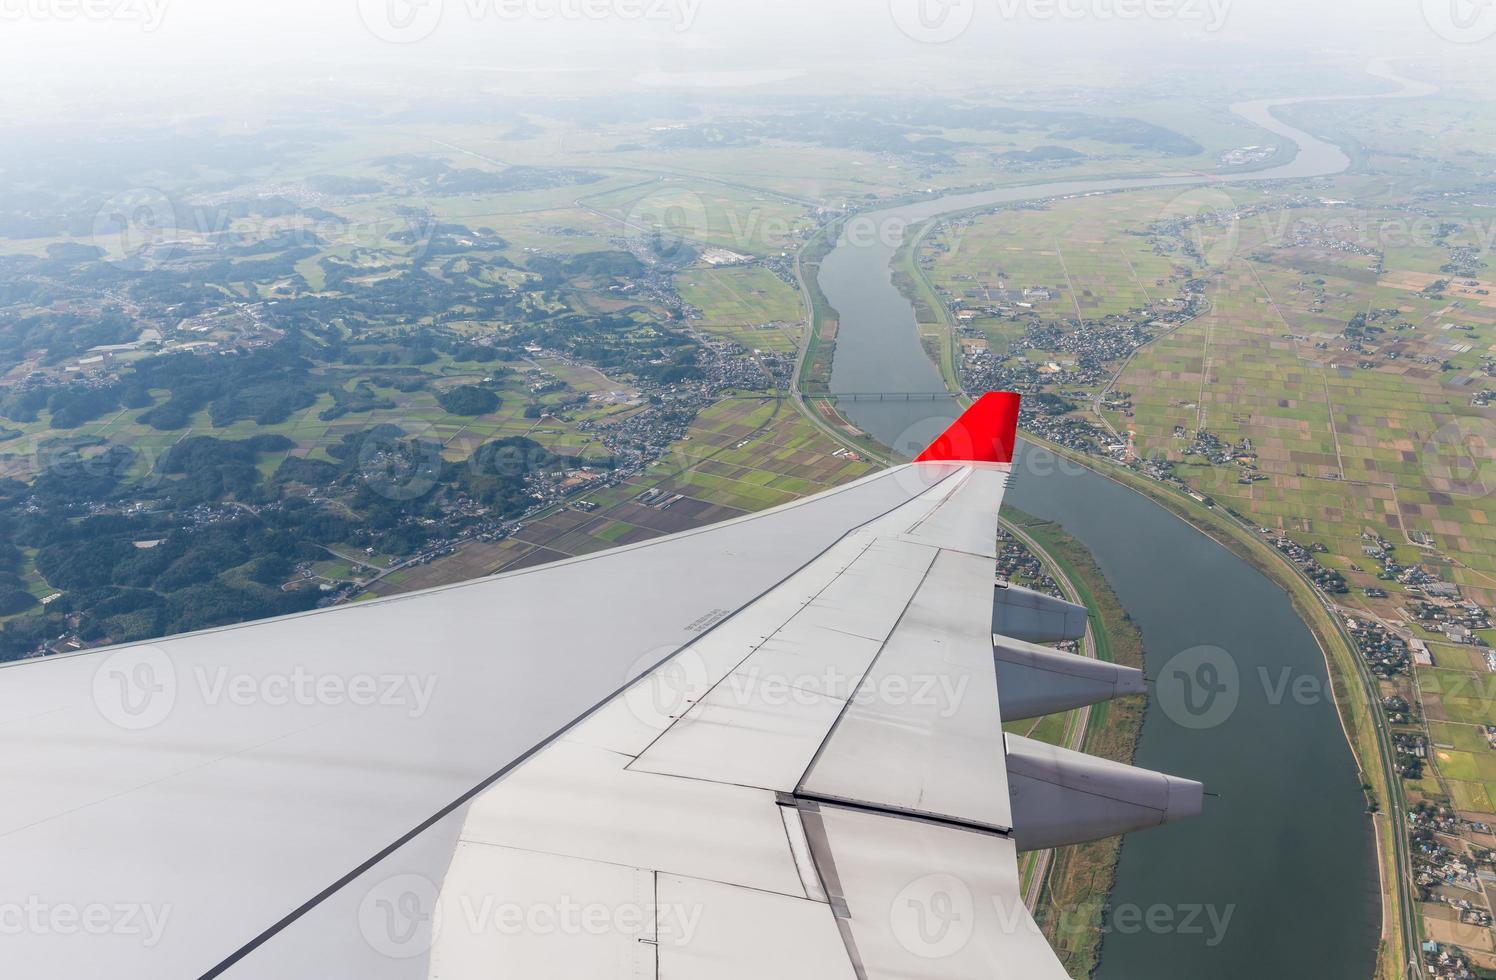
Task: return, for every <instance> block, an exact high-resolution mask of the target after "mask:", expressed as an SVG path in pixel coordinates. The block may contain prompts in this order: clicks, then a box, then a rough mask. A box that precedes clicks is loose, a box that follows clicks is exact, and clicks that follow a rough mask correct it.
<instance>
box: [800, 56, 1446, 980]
mask: <svg viewBox="0 0 1496 980" xmlns="http://www.w3.org/2000/svg"><path fill="white" fill-rule="evenodd" d="M1373 74H1377V75H1379V77H1383V78H1387V79H1390V80H1394V81H1401V80H1400V79H1396V78H1395V77H1394V76H1392V75H1391V74H1390V73H1388V72H1386V71H1385V70H1377V69H1373ZM1431 91H1432V89H1430V88H1429V87H1427V86H1421V85H1419V84H1417V83H1409V82H1403V87H1402V89H1401V90H1400V91H1397V92H1393V93H1391V95H1390V96H1384V97H1411V96H1420V95H1426V94H1429V93H1430V92H1431ZM1363 97H1364V96H1363ZM1304 101H1314V100H1309V99H1280V100H1264V101H1257V102H1247V103H1241V104H1238V105H1236V106H1233V107H1232V108H1233V110H1234V111H1235V112H1237V113H1238V114H1239V115H1241V116H1242V117H1243V118H1245V119H1248V120H1250V121H1252V122H1254V123H1256V124H1258V125H1260V126H1262V127H1263V128H1266V129H1268V130H1270V131H1272V132H1273V133H1274V134H1276V135H1277V136H1279V137H1280V138H1281V139H1283V140H1285V141H1286V142H1290V143H1293V144H1296V145H1297V146H1298V153H1297V155H1296V156H1295V157H1294V158H1293V160H1292V161H1291V162H1289V163H1287V164H1284V165H1282V166H1277V167H1274V168H1272V169H1270V170H1265V171H1259V172H1256V173H1234V174H1229V175H1222V176H1218V177H1201V176H1193V175H1190V176H1166V177H1134V178H1120V179H1111V180H1078V181H1058V182H1052V183H1047V184H1036V185H1030V186H1026V187H1008V188H1002V189H998V190H991V191H984V192H980V193H974V194H961V195H951V196H947V197H943V198H939V199H930V200H922V201H919V202H916V203H913V204H908V205H903V206H900V207H895V208H890V209H888V210H885V211H881V212H877V213H873V214H867V215H862V216H859V217H858V218H854V219H853V220H852V221H851V222H849V224H848V230H847V231H846V232H845V233H844V234H843V236H842V238H841V240H840V241H839V242H838V244H837V246H836V248H835V249H834V250H833V251H832V252H831V253H830V254H829V255H827V256H826V258H825V259H824V261H823V262H822V263H821V266H820V273H819V278H818V281H819V284H820V287H821V289H822V291H823V292H824V293H825V295H826V297H827V299H828V300H829V301H830V304H831V306H832V307H833V308H834V309H835V310H836V311H837V314H838V316H839V319H840V328H839V331H838V334H837V340H836V349H835V360H834V363H833V369H832V379H831V389H832V391H833V393H838V394H848V393H867V392H873V393H894V394H898V393H928V392H938V391H942V390H944V388H945V385H944V382H943V381H942V379H941V375H940V372H939V371H938V370H937V369H936V367H935V365H934V364H932V363H931V361H930V359H929V357H928V356H927V355H926V354H925V352H924V350H923V349H922V347H921V346H920V342H919V337H918V334H917V330H916V327H915V317H914V310H913V308H912V306H911V305H910V303H909V301H908V300H907V299H905V298H904V297H903V296H902V295H901V294H900V293H899V291H898V290H897V289H896V288H895V287H894V285H893V281H892V272H891V269H890V264H891V262H892V260H893V257H894V253H895V251H896V249H897V242H896V241H893V240H883V239H884V238H886V237H888V236H884V235H879V234H876V233H870V232H871V231H872V230H875V229H887V228H889V227H894V228H899V227H904V226H908V227H913V226H916V225H918V224H920V223H922V222H925V221H928V220H929V219H931V218H934V217H937V216H940V215H946V214H954V213H958V212H962V211H969V210H973V209H980V208H986V207H992V206H996V205H1002V204H1011V203H1018V202H1024V201H1039V200H1047V199H1054V198H1060V197H1072V196H1076V195H1082V194H1092V193H1102V192H1117V191H1128V190H1143V189H1149V188H1159V187H1176V186H1177V187H1185V186H1190V185H1200V184H1202V183H1208V184H1213V185H1218V184H1222V183H1229V182H1240V181H1247V180H1254V181H1255V180H1265V179H1267V180H1291V179H1306V178H1311V177H1320V176H1328V175H1333V174H1337V173H1340V172H1342V171H1343V170H1345V169H1346V168H1347V167H1348V166H1349V162H1350V161H1349V159H1348V158H1347V157H1346V155H1345V153H1344V152H1342V151H1341V150H1340V148H1339V147H1336V146H1334V145H1333V144H1330V143H1327V142H1324V141H1323V140H1320V139H1318V138H1316V137H1314V136H1312V135H1310V134H1308V133H1305V132H1303V131H1302V130H1299V129H1296V128H1295V127H1292V126H1289V125H1288V124H1286V123H1284V122H1282V121H1281V120H1279V119H1277V118H1276V117H1274V116H1273V115H1272V110H1273V109H1274V108H1275V107H1278V106H1282V105H1288V104H1292V103H1296V102H1304ZM839 408H840V410H841V412H842V414H843V415H845V416H846V417H847V418H849V419H850V420H851V421H853V422H854V423H855V424H857V425H858V426H860V427H861V428H863V429H864V430H865V431H867V432H869V433H870V434H872V435H873V436H875V437H876V438H877V439H878V440H879V441H880V442H882V443H883V444H885V445H887V446H890V447H892V448H893V449H895V450H897V451H898V452H899V453H902V454H906V455H907V454H909V453H911V452H912V451H916V450H918V449H919V448H920V447H922V446H924V445H925V444H926V443H928V442H929V441H930V440H931V439H932V438H933V437H934V436H935V435H936V434H938V433H939V432H940V431H941V430H942V429H943V428H944V427H945V426H946V425H947V424H949V422H950V420H951V419H953V418H954V417H955V415H956V414H957V408H956V403H955V402H954V400H951V399H941V400H937V401H933V402H932V401H929V400H924V401H910V402H900V401H867V400H843V401H841V402H840V403H839ZM1016 470H1017V472H1018V476H1017V479H1016V484H1015V486H1014V488H1013V490H1012V491H1011V492H1010V495H1009V498H1008V499H1009V501H1010V502H1011V503H1012V504H1013V505H1014V506H1016V507H1018V508H1021V509H1022V510H1025V511H1027V512H1029V513H1031V514H1034V515H1036V516H1039V517H1043V518H1047V519H1049V520H1053V521H1056V522H1058V523H1060V524H1062V525H1064V527H1065V528H1066V530H1068V531H1069V532H1070V533H1071V534H1072V535H1073V536H1074V537H1076V538H1077V539H1078V540H1080V541H1081V542H1082V543H1083V544H1084V545H1085V546H1086V547H1088V548H1089V549H1090V550H1091V552H1092V554H1093V555H1094V556H1095V558H1096V560H1097V562H1098V564H1099V565H1100V566H1101V568H1102V570H1103V571H1104V572H1105V573H1106V576H1107V578H1108V580H1109V581H1110V582H1111V583H1112V585H1113V587H1114V588H1115V589H1116V592H1117V594H1118V596H1119V597H1120V598H1121V600H1122V602H1123V604H1124V605H1125V606H1126V608H1127V610H1128V612H1129V613H1130V614H1131V615H1132V617H1133V618H1134V619H1135V620H1136V621H1137V622H1138V625H1139V626H1140V628H1141V629H1142V632H1143V638H1144V641H1145V644H1146V647H1147V670H1148V673H1149V676H1150V678H1152V679H1154V680H1155V681H1156V680H1158V679H1159V678H1165V677H1167V678H1171V679H1173V681H1174V682H1173V683H1172V684H1165V685H1162V686H1160V687H1158V688H1157V689H1156V690H1155V692H1154V696H1153V697H1152V698H1151V700H1150V704H1149V708H1148V712H1147V715H1146V718H1145V720H1144V727H1143V735H1142V740H1141V743H1140V745H1139V751H1138V758H1137V762H1138V764H1139V765H1142V766H1146V767H1148V768H1154V769H1160V770H1163V771H1167V772H1171V773H1175V774H1177V775H1181V776H1188V777H1192V778H1196V779H1200V780H1202V781H1204V782H1205V783H1206V784H1207V788H1208V789H1209V790H1210V791H1212V792H1214V793H1217V794H1219V795H1220V797H1221V798H1220V799H1219V800H1212V801H1209V805H1208V806H1207V810H1206V814H1205V816H1204V817H1203V818H1201V819H1199V820H1196V821H1193V822H1190V823H1186V824H1182V825H1179V826H1176V827H1167V828H1163V829H1160V830H1154V831H1149V832H1147V833H1143V834H1137V835H1133V836H1132V837H1130V838H1129V839H1128V840H1127V842H1126V843H1125V845H1124V847H1123V850H1122V858H1121V863H1120V867H1119V873H1118V879H1117V885H1116V888H1115V890H1114V892H1113V895H1112V909H1111V911H1110V913H1109V915H1108V916H1107V920H1106V921H1107V923H1108V926H1107V933H1106V937H1105V940H1104V943H1103V947H1102V966H1101V970H1100V976H1101V977H1102V978H1104V980H1136V978H1139V977H1144V976H1146V977H1150V978H1153V980H1174V978H1179V980H1185V978H1189V980H1196V978H1199V977H1202V976H1209V977H1212V978H1214V980H1237V978H1240V980H1260V978H1263V977H1304V976H1315V977H1326V978H1347V980H1351V978H1355V980H1364V978H1366V977H1369V976H1370V975H1371V973H1372V971H1373V963H1374V961H1375V954H1376V946H1377V935H1378V931H1379V929H1380V922H1381V919H1380V916H1381V910H1380V901H1379V893H1378V874H1377V866H1376V857H1375V843H1374V839H1373V834H1372V828H1371V826H1370V822H1369V821H1368V819H1367V817H1366V815H1365V813H1364V799H1363V796H1362V793H1361V790H1360V785H1359V781H1358V778H1357V770H1356V764H1355V759H1354V757H1353V756H1352V753H1351V751H1350V748H1349V746H1348V745H1347V743H1346V740H1345V737H1344V735H1343V733H1342V731H1341V729H1340V726H1339V721H1338V718H1337V716H1336V712H1335V706H1334V704H1333V702H1332V700H1331V699H1330V697H1329V694H1328V691H1329V686H1328V679H1327V677H1326V671H1325V663H1324V658H1323V655H1322V654H1321V652H1320V649H1319V647H1318V645H1317V643H1316V642H1315V640H1314V637H1313V635H1312V634H1311V633H1310V631H1309V629H1308V628H1307V627H1306V626H1305V625H1304V623H1303V622H1302V620H1300V619H1299V617H1298V616H1297V615H1296V614H1295V612H1294V610H1293V608H1292V606H1291V605H1290V603H1289V601H1288V598H1287V596H1286V595H1285V594H1284V593H1283V591H1282V590H1281V589H1279V588H1278V587H1277V586H1275V585H1273V584H1272V583H1271V582H1270V581H1269V580H1268V579H1267V578H1266V577H1265V576H1263V575H1262V574H1261V573H1259V572H1257V571H1256V570H1255V569H1253V568H1251V567H1250V566H1249V565H1248V564H1247V563H1245V562H1244V561H1242V560H1241V559H1239V558H1237V557H1236V556H1235V555H1233V554H1231V553H1230V552H1229V551H1227V550H1226V549H1224V548H1222V547H1221V546H1219V545H1218V544H1216V543H1215V542H1214V541H1212V540H1211V539H1210V538H1208V537H1207V536H1205V535H1204V534H1202V533H1200V532H1199V531H1197V530H1195V529H1194V528H1192V527H1191V526H1189V525H1188V524H1186V523H1184V522H1183V521H1181V520H1179V519H1178V518H1176V517H1175V516H1174V515H1172V514H1171V513H1169V512H1168V511H1166V510H1164V509H1163V508H1161V507H1160V506H1158V505H1157V504H1154V503H1153V502H1151V501H1149V500H1147V499H1146V498H1144V497H1142V496H1139V495H1138V494H1136V493H1133V492H1132V491H1130V490H1128V489H1126V488H1124V487H1122V486H1121V485H1120V484H1117V483H1115V482H1113V481H1112V480H1109V479H1107V478H1106V477H1103V476H1101V475H1098V474H1097V473H1095V472H1093V471H1091V470H1088V469H1085V468H1083V467H1079V466H1076V465H1075V464H1072V463H1068V462H1065V461H1063V460H1060V459H1058V458H1056V457H1055V456H1054V455H1053V454H1051V453H1049V452H1048V451H1047V450H1043V449H1036V448H1034V447H1032V446H1027V445H1025V446H1024V447H1023V450H1022V452H1021V454H1020V458H1019V465H1018V466H1017V467H1016Z"/></svg>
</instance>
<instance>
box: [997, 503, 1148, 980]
mask: <svg viewBox="0 0 1496 980" xmlns="http://www.w3.org/2000/svg"><path fill="white" fill-rule="evenodd" d="M1005 511H1006V515H1007V520H1008V521H1009V522H1011V524H1012V525H1014V526H1015V527H1016V528H1017V529H1018V530H1019V531H1020V532H1021V533H1023V534H1024V535H1025V536H1026V537H1027V538H1029V539H1030V540H1032V541H1033V542H1034V543H1035V544H1037V545H1038V548H1039V551H1040V553H1041V554H1042V555H1043V556H1044V558H1046V559H1048V560H1049V561H1051V562H1053V563H1054V565H1055V567H1056V568H1057V570H1058V571H1059V573H1060V575H1061V576H1062V577H1063V579H1064V581H1065V582H1067V583H1068V584H1069V585H1070V586H1071V587H1072V588H1073V589H1074V591H1075V595H1074V596H1073V598H1074V599H1075V600H1077V601H1079V602H1081V603H1082V604H1084V605H1085V607H1086V608H1087V609H1088V610H1090V613H1091V638H1092V640H1093V642H1094V644H1095V653H1096V656H1097V657H1098V658H1099V659H1101V660H1106V661H1109V662H1112V663H1119V664H1122V665H1124V666H1128V667H1137V668H1139V669H1141V668H1142V666H1143V634H1142V632H1141V631H1140V630H1139V629H1138V627H1137V624H1136V623H1134V622H1133V621H1132V617H1131V616H1129V615H1128V614H1127V610H1126V609H1124V608H1123V607H1122V602H1121V600H1120V599H1118V598H1117V594H1116V592H1114V591H1113V590H1112V587H1111V583H1109V582H1108V581H1107V580H1106V576H1105V574H1103V572H1102V571H1101V567H1100V566H1099V565H1097V564H1096V561H1095V559H1094V558H1093V557H1092V556H1091V553H1090V552H1089V551H1087V550H1086V548H1085V546H1084V545H1082V544H1081V543H1080V542H1079V541H1077V540H1076V539H1075V538H1073V537H1071V536H1070V535H1069V534H1067V533H1066V532H1065V530H1064V528H1062V527H1060V526H1059V525H1057V524H1054V523H1053V522H1051V521H1044V520H1040V519H1039V518H1037V517H1033V516H1032V515H1029V514H1025V513H1023V512H1022V511H1019V510H1016V509H1015V508H1011V507H1010V508H1005ZM1145 705H1146V701H1145V700H1144V699H1141V698H1128V699H1123V700H1118V701H1110V702H1104V703H1102V704H1098V705H1094V706H1092V707H1091V709H1090V713H1089V716H1088V718H1087V722H1086V725H1085V730H1084V733H1083V737H1082V738H1081V739H1080V741H1079V744H1078V745H1076V746H1074V747H1075V748H1076V749H1078V750H1079V751H1082V752H1085V753H1086V754H1088V755H1094V756H1098V757H1100V758H1104V759H1111V760H1113V761H1115V762H1123V763H1131V762H1132V761H1133V756H1134V755H1135V754H1136V752H1137V745H1138V737H1139V736H1140V735H1141V733H1142V727H1143V716H1144V708H1145ZM1121 849H1122V842H1121V840H1120V839H1119V838H1111V839H1108V840H1101V841H1094V842H1092V843H1089V844H1080V845H1077V846H1075V847H1066V848H1061V849H1060V850H1058V851H1055V852H1054V853H1053V856H1052V858H1051V859H1050V862H1049V864H1048V866H1047V871H1046V873H1044V878H1043V881H1042V890H1041V893H1040V900H1039V902H1038V909H1037V918H1038V922H1039V925H1040V927H1041V928H1042V929H1043V930H1044V935H1045V938H1047V939H1048V940H1049V942H1050V945H1052V946H1053V947H1054V949H1055V952H1056V953H1058V954H1059V956H1060V961H1061V962H1062V963H1064V965H1065V970H1066V972H1067V973H1069V974H1070V975H1071V976H1072V977H1089V976H1091V975H1092V974H1094V973H1095V972H1096V969H1097V967H1098V966H1099V965H1100V962H1101V942H1102V939H1103V938H1104V932H1103V929H1104V926H1105V911H1106V906H1107V903H1108V901H1109V900H1110V897H1111V893H1112V887H1113V885H1114V884H1115V882H1116V876H1117V858H1118V856H1119V855H1120V853H1121Z"/></svg>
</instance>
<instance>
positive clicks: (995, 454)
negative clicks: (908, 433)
mask: <svg viewBox="0 0 1496 980" xmlns="http://www.w3.org/2000/svg"><path fill="white" fill-rule="evenodd" d="M1020 400H1021V399H1020V398H1019V396H1018V395H1016V394H1014V393H1013V392H1011V391H989V392H987V394H985V395H983V396H982V397H981V398H978V399H977V400H976V403H975V404H974V405H972V406H971V407H970V408H968V409H967V410H966V411H965V413H963V414H962V416H961V417H960V418H958V419H957V420H956V421H955V422H954V423H953V424H952V425H951V427H950V428H949V429H946V430H945V434H944V435H942V436H941V437H940V438H939V439H936V440H935V441H934V442H932V443H930V446H929V448H928V449H926V450H925V451H924V452H922V453H920V454H919V457H918V458H917V459H915V462H916V463H1011V462H1013V446H1014V445H1015V444H1016V443H1017V442H1018V403H1019V401H1020Z"/></svg>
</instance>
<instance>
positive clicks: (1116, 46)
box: [0, 0, 1496, 118]
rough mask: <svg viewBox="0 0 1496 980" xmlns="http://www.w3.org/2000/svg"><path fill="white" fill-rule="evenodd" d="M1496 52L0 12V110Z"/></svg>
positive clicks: (1339, 25) (1230, 32) (848, 22)
mask: <svg viewBox="0 0 1496 980" xmlns="http://www.w3.org/2000/svg"><path fill="white" fill-rule="evenodd" d="M1493 38H1496V3H1493V2H1492V0H1330V2H1322V0H0V82H3V84H4V85H5V90H6V92H7V96H6V98H5V99H4V100H3V102H0V105H3V111H4V112H5V113H6V115H7V116H9V117H12V118H14V117H15V116H16V115H18V114H21V115H24V114H25V112H26V110H27V109H28V108H32V109H34V108H38V107H43V106H46V107H48V108H47V111H52V109H51V105H52V104H55V103H58V102H59V101H61V102H62V103H63V104H64V105H67V106H77V105H79V104H80V103H79V96H78V94H77V93H78V91H79V90H83V91H92V92H93V93H94V94H95V95H96V96H97V100H98V103H99V104H106V103H117V104H122V105H125V106H129V105H132V104H138V105H140V106H142V107H144V106H147V105H155V104H158V103H159V102H161V101H163V100H168V101H169V100H170V99H172V98H197V99H199V100H200V99H203V98H205V97H207V95H208V93H215V94H216V95H217V96H220V97H227V98H232V97H234V95H235V94H236V93H237V94H238V95H240V96H243V94H244V93H245V91H246V90H245V89H244V88H243V78H244V76H246V75H248V76H250V77H252V78H254V79H256V80H257V82H259V83H263V84H270V85H280V86H299V87H301V88H302V89H303V90H306V89H308V88H322V87H326V88H347V87H354V88H362V89H366V90H368V91H371V92H378V91H380V90H382V89H385V88H388V87H390V86H398V87H401V88H405V89H407V90H420V89H424V88H426V87H431V88H433V89H438V88H446V89H451V88H452V87H454V86H456V87H457V89H458V90H460V88H461V86H462V85H463V84H464V82H463V79H464V77H466V78H468V79H469V80H472V79H492V78H500V79H502V80H504V81H505V82H509V83H512V84H513V85H514V86H515V87H516V90H517V91H518V90H523V89H527V88H528V89H531V90H548V89H551V88H555V89H558V90H559V89H562V88H568V87H570V88H573V89H580V90H585V89H587V87H588V86H593V87H596V86H598V84H599V83H598V81H597V80H596V78H595V77H593V75H594V73H597V72H605V73H608V74H609V75H610V76H612V78H613V80H612V81H610V82H609V83H608V86H607V88H608V90H609V91H616V90H617V88H616V86H618V85H624V84H632V83H637V84H641V85H661V84H672V83H675V84H678V83H680V82H682V81H687V82H690V83H691V84H700V85H744V84H748V83H751V82H763V81H773V80H775V79H784V78H786V77H790V76H792V75H794V74H795V73H810V74H813V75H815V76H817V77H818V78H819V79H822V80H826V79H830V78H833V77H836V78H840V79H842V80H843V84H845V85H849V86H851V87H853V88H854V89H858V90H862V89H866V88H879V89H883V90H899V89H911V88H914V89H917V88H920V87H926V86H931V85H942V86H944V85H948V84H950V83H952V82H953V81H956V82H959V81H961V80H964V79H966V78H971V79H973V80H974V81H978V80H982V79H984V78H986V79H992V78H1001V77H1003V73H1004V72H1008V73H1009V74H1010V75H1016V76H1017V77H1021V78H1030V79H1033V80H1035V81H1043V80H1045V79H1046V76H1047V75H1048V74H1052V73H1054V72H1053V66H1056V65H1071V64H1074V63H1077V62H1086V61H1090V62H1094V63H1095V64H1096V66H1097V71H1098V73H1099V74H1100V75H1102V76H1103V77H1100V78H1099V79H1098V80H1100V81H1103V82H1104V81H1107V80H1108V79H1107V78H1105V77H1104V75H1105V73H1106V72H1117V73H1123V72H1133V71H1151V72H1159V71H1167V70H1169V69H1170V68H1172V67H1175V66H1178V67H1180V68H1181V69H1188V70H1197V69H1198V68H1200V67H1201V66H1208V65H1210V64H1211V62H1212V60H1215V59H1224V58H1226V57H1227V56H1228V55H1229V57H1231V58H1236V59H1239V58H1243V57H1246V55H1244V54H1243V52H1245V51H1248V50H1253V51H1255V52H1256V53H1255V54H1254V55H1253V56H1255V57H1261V58H1263V59H1265V60H1266V59H1271V58H1273V57H1280V58H1283V59H1300V58H1305V57H1311V58H1318V57H1337V58H1342V59H1350V58H1354V57H1360V56H1362V55H1366V56H1371V55H1385V54H1403V55H1415V56H1417V57H1419V58H1423V59H1425V60H1427V59H1441V58H1456V57H1458V58H1470V57H1484V58H1486V59H1487V60H1488V63H1496V57H1492V56H1496V39H1493ZM1269 70H1271V69H1269V68H1267V67H1265V68H1264V71H1265V72H1267V71H1269ZM568 78H569V79H570V80H569V81H568ZM469 83H471V81H470V82H469ZM824 84H827V85H829V84H830V82H824Z"/></svg>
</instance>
